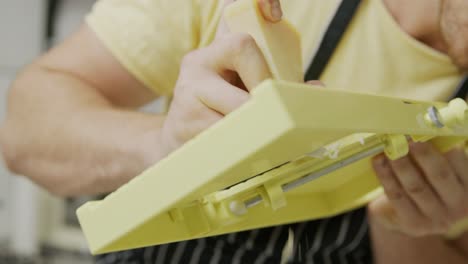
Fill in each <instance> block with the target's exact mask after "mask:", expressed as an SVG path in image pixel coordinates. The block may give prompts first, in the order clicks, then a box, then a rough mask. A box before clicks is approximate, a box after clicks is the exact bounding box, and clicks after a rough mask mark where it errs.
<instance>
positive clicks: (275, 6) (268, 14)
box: [258, 0, 283, 22]
mask: <svg viewBox="0 0 468 264" xmlns="http://www.w3.org/2000/svg"><path fill="white" fill-rule="evenodd" d="M258 6H259V7H260V11H261V12H262V14H263V17H264V18H265V19H266V20H268V21H270V22H278V21H280V20H281V18H282V16H283V10H282V9H281V3H280V1H279V0H258Z"/></svg>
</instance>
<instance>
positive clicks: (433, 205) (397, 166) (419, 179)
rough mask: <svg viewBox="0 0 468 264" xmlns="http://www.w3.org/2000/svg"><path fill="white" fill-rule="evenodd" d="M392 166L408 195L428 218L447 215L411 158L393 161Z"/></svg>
mask: <svg viewBox="0 0 468 264" xmlns="http://www.w3.org/2000/svg"><path fill="white" fill-rule="evenodd" d="M390 166H391V167H392V169H393V171H394V172H395V176H396V178H397V179H398V181H399V182H400V183H401V185H402V187H403V189H404V190H405V192H406V193H407V195H408V196H409V197H411V199H412V200H413V201H414V203H415V204H416V206H417V207H418V208H419V209H420V210H421V212H422V213H423V214H424V215H425V216H426V217H428V218H431V217H432V216H433V215H445V214H446V211H445V209H444V206H443V205H442V202H441V201H440V200H439V198H438V195H437V194H436V193H435V192H434V190H433V189H432V187H431V185H430V184H429V183H428V182H427V181H426V179H425V178H424V176H423V175H422V174H421V172H420V171H419V169H418V168H417V167H416V166H415V164H413V161H412V160H411V159H410V158H409V157H403V158H400V159H398V160H396V161H393V162H391V163H390Z"/></svg>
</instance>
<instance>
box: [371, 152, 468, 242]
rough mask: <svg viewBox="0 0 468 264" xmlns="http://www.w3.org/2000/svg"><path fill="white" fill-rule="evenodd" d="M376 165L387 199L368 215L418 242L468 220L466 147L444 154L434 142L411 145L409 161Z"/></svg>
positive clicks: (375, 204)
mask: <svg viewBox="0 0 468 264" xmlns="http://www.w3.org/2000/svg"><path fill="white" fill-rule="evenodd" d="M373 165H374V169H375V171H376V173H377V176H378V177H379V179H380V181H381V183H382V186H383V187H384V190H385V194H386V195H385V196H382V197H381V198H379V199H377V200H376V201H374V202H373V203H371V204H370V206H369V213H370V214H371V216H372V217H373V218H375V219H376V220H377V221H378V222H380V223H381V224H383V225H384V226H386V227H387V228H390V229H392V230H398V231H400V232H402V233H404V234H406V235H409V236H413V237H415V236H428V235H443V234H446V233H447V231H448V230H449V228H450V227H451V226H452V225H453V224H455V223H456V222H457V221H459V220H462V219H464V218H466V217H468V158H467V156H466V154H465V151H464V149H463V148H457V149H454V150H452V151H450V152H448V153H446V154H442V153H440V152H439V151H438V150H436V149H435V148H434V147H433V146H432V144H430V143H412V144H411V146H410V154H409V155H408V156H407V157H403V158H401V159H399V160H396V161H389V160H388V159H386V158H385V157H384V156H378V157H377V158H376V159H374V162H373ZM379 220H380V221H379Z"/></svg>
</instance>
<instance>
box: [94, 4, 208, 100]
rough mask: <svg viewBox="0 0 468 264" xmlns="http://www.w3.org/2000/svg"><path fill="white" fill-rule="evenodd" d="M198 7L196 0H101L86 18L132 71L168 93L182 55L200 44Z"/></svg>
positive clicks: (144, 81) (155, 89)
mask: <svg viewBox="0 0 468 264" xmlns="http://www.w3.org/2000/svg"><path fill="white" fill-rule="evenodd" d="M198 9H199V6H198V4H197V2H196V1H195V0H100V1H98V2H97V3H96V4H95V5H94V7H93V10H92V11H91V12H90V13H89V14H88V16H87V18H86V22H87V24H88V25H89V26H90V28H91V29H92V30H93V31H94V32H95V33H96V35H97V37H98V38H99V39H100V40H101V41H102V43H103V44H104V45H105V46H106V47H107V48H108V49H109V50H110V52H111V53H112V54H113V55H114V56H115V58H116V59H117V60H118V61H119V62H120V63H121V64H122V65H123V66H124V67H125V68H126V69H127V70H128V71H129V72H130V73H131V74H133V75H134V76H135V77H136V78H137V79H138V80H140V81H141V82H142V83H143V84H145V85H146V86H147V87H148V88H150V89H152V90H153V91H154V92H155V93H157V94H159V95H168V94H171V93H172V90H173V87H174V85H175V82H176V80H177V76H178V73H179V67H180V62H181V60H182V57H183V56H184V55H185V54H186V53H187V52H189V51H191V50H193V49H195V48H197V46H198V42H199V38H200V37H199V34H200V32H199V31H200V30H199V23H200V18H199V10H198Z"/></svg>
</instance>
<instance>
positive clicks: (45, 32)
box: [0, 0, 94, 264]
mask: <svg viewBox="0 0 468 264" xmlns="http://www.w3.org/2000/svg"><path fill="white" fill-rule="evenodd" d="M93 3H94V0H0V36H1V37H0V121H1V120H3V118H4V116H5V108H6V94H7V90H8V86H9V84H10V82H11V81H12V80H13V79H14V76H15V74H16V72H17V71H18V70H19V69H21V68H22V67H23V66H24V65H25V64H27V63H29V62H30V61H31V60H33V59H34V58H35V57H37V56H38V55H39V54H41V53H42V52H44V51H46V50H47V49H48V48H49V47H51V46H52V45H54V44H55V43H57V42H60V41H61V40H62V39H64V38H65V37H66V36H68V35H69V34H70V33H71V32H73V31H74V30H76V29H77V28H78V26H79V25H80V24H81V23H82V22H83V17H84V15H85V14H86V13H87V12H88V11H89V10H90V9H91V7H92V5H93ZM86 199H87V198H86V197H83V198H80V199H70V200H64V199H58V198H55V197H52V196H51V195H49V194H48V193H46V192H44V191H42V190H40V189H39V188H37V187H36V186H34V185H33V184H31V183H30V182H29V181H28V180H26V179H25V178H23V177H19V176H15V175H12V174H11V173H9V172H8V171H7V170H6V169H5V168H4V166H3V163H0V264H16V263H34V264H35V263H44V264H54V263H60V264H88V263H92V258H91V257H90V256H89V254H88V250H87V246H86V242H85V240H84V238H83V236H82V234H81V232H80V229H79V226H78V223H77V220H76V217H75V209H76V208H77V207H78V206H79V205H81V204H82V203H83V202H84V201H85V200H86Z"/></svg>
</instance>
